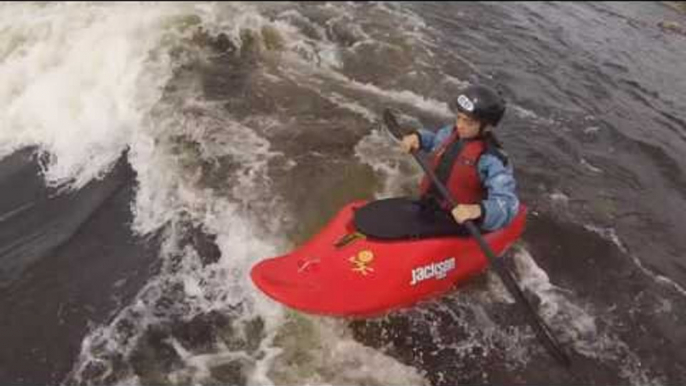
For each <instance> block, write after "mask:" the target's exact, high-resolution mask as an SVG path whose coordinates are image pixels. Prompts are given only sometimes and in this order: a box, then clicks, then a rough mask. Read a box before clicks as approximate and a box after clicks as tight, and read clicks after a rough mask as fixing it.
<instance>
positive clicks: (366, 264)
mask: <svg viewBox="0 0 686 386" xmlns="http://www.w3.org/2000/svg"><path fill="white" fill-rule="evenodd" d="M348 260H349V261H350V262H351V263H352V264H353V271H355V272H359V273H361V274H362V275H363V276H367V273H369V272H374V268H372V267H370V265H372V262H373V261H374V254H373V253H372V251H370V250H364V251H361V252H360V253H358V254H357V255H355V256H352V257H351V258H350V259H348Z"/></svg>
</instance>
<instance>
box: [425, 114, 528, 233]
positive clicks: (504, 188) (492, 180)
mask: <svg viewBox="0 0 686 386" xmlns="http://www.w3.org/2000/svg"><path fill="white" fill-rule="evenodd" d="M452 130H453V127H452V126H445V127H443V128H441V129H440V130H438V131H437V132H436V133H434V132H431V131H429V130H425V129H420V130H418V131H417V133H418V134H419V138H420V142H421V149H422V150H424V151H426V152H428V153H430V152H433V151H435V150H436V149H438V148H440V146H441V144H442V143H443V142H445V141H446V140H447V139H448V137H450V134H451V133H452ZM507 164H508V165H507V166H505V165H503V163H502V161H500V159H499V158H498V157H496V156H494V155H492V154H487V153H486V154H483V155H482V156H481V157H480V158H479V162H478V164H477V169H478V171H479V178H480V179H481V183H482V184H483V186H484V189H485V191H486V199H484V200H483V201H482V202H481V208H482V210H483V213H482V221H481V228H483V229H485V230H489V231H492V230H496V229H498V228H502V227H504V226H506V225H508V224H509V223H510V222H511V221H512V219H514V217H515V215H517V212H518V211H519V199H518V198H517V194H516V193H515V190H516V187H517V184H516V182H515V179H514V174H513V170H512V161H511V160H510V161H509V162H508V163H507Z"/></svg>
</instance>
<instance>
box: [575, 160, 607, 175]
mask: <svg viewBox="0 0 686 386" xmlns="http://www.w3.org/2000/svg"><path fill="white" fill-rule="evenodd" d="M580 163H581V165H582V166H583V167H585V168H586V169H588V170H590V171H592V172H593V173H602V172H603V169H600V168H598V167H596V166H593V165H591V164H590V163H589V162H588V161H586V160H585V159H584V158H582V159H581V161H580Z"/></svg>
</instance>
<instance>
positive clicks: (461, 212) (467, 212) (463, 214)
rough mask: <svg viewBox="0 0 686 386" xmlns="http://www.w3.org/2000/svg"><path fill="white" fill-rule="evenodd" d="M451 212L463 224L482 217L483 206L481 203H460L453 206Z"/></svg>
mask: <svg viewBox="0 0 686 386" xmlns="http://www.w3.org/2000/svg"><path fill="white" fill-rule="evenodd" d="M450 213H451V214H452V215H453V218H454V219H455V221H457V223H458V224H462V223H463V222H465V221H467V220H474V219H477V218H479V217H481V207H480V206H479V205H462V204H460V205H458V206H456V207H455V208H453V210H452V212H450Z"/></svg>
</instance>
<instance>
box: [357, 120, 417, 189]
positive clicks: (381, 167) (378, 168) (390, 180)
mask: <svg viewBox="0 0 686 386" xmlns="http://www.w3.org/2000/svg"><path fill="white" fill-rule="evenodd" d="M355 157H357V158H358V159H359V160H360V162H362V163H364V164H367V165H369V166H371V167H372V169H374V171H375V172H376V173H378V174H379V177H380V178H381V179H382V181H383V187H382V189H380V191H378V192H376V197H377V198H383V197H391V196H397V195H399V193H400V192H401V191H402V190H403V189H409V188H410V187H413V186H416V185H417V184H418V181H420V177H421V169H419V167H418V166H417V165H416V164H415V163H414V161H413V160H412V159H411V157H409V156H408V155H407V154H404V153H402V151H401V150H400V148H399V145H398V144H397V143H396V142H395V141H393V140H392V139H390V137H389V134H387V133H385V132H383V131H382V130H372V131H371V132H370V133H369V134H368V135H366V136H364V137H363V138H362V139H361V140H360V141H359V142H358V143H357V145H355Z"/></svg>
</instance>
